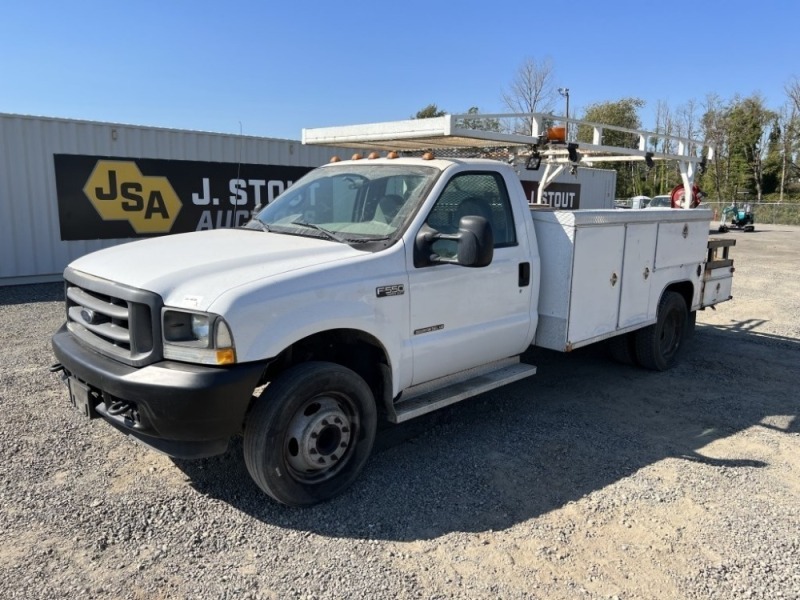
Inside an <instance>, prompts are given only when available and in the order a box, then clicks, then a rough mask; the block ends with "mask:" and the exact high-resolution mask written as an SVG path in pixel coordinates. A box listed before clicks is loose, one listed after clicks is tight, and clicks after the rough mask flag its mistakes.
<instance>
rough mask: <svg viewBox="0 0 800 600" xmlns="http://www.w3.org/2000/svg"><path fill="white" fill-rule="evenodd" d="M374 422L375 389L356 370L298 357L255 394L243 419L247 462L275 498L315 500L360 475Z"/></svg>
mask: <svg viewBox="0 0 800 600" xmlns="http://www.w3.org/2000/svg"><path fill="white" fill-rule="evenodd" d="M376 426H377V413H376V410H375V400H374V397H373V395H372V391H371V390H370V388H369V386H368V385H367V384H366V382H364V380H363V379H362V378H361V377H360V376H359V375H358V374H356V373H355V372H353V371H351V370H350V369H348V368H346V367H343V366H341V365H338V364H335V363H327V362H308V363H302V364H299V365H295V366H294V367H291V368H290V369H288V370H287V371H285V372H284V373H283V374H281V375H280V376H279V377H278V378H277V379H275V381H273V382H272V383H270V384H269V385H268V386H267V388H266V390H264V393H262V395H261V397H260V398H258V400H256V403H255V405H254V406H253V409H252V411H251V412H250V415H249V416H248V418H247V422H246V424H245V430H244V460H245V464H246V465H247V470H248V472H249V473H250V476H251V477H252V478H253V480H254V481H255V482H256V484H258V486H259V487H260V488H261V489H262V490H264V491H265V492H266V493H267V494H269V495H270V496H272V497H273V498H274V499H275V500H277V501H278V502H281V503H282V504H287V505H289V506H308V505H311V504H316V503H318V502H322V501H323V500H328V499H329V498H332V497H334V496H336V495H337V494H339V493H341V492H342V491H343V490H344V489H345V488H346V487H347V486H349V485H350V484H351V483H352V482H353V480H355V478H356V477H357V476H358V474H359V473H360V472H361V470H362V469H363V467H364V465H365V464H366V462H367V459H368V458H369V454H370V452H371V450H372V444H373V442H374V440H375V430H376Z"/></svg>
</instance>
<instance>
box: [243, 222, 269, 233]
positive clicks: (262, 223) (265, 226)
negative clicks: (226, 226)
mask: <svg viewBox="0 0 800 600" xmlns="http://www.w3.org/2000/svg"><path fill="white" fill-rule="evenodd" d="M253 223H257V224H258V226H259V228H260V229H261V231H266V232H267V233H269V231H270V229H269V225H267V224H266V223H264V221H262V220H261V219H251V220H250V222H249V223H247V224H246V225H245V226H244V227H242V229H255V227H250V225H252V224H253Z"/></svg>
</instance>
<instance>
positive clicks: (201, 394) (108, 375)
mask: <svg viewBox="0 0 800 600" xmlns="http://www.w3.org/2000/svg"><path fill="white" fill-rule="evenodd" d="M527 116H528V117H531V115H527ZM532 117H533V121H534V124H535V128H534V131H533V132H532V135H527V136H521V135H517V134H503V133H496V132H485V131H476V130H469V129H464V128H462V127H459V122H460V121H459V118H458V117H455V116H452V115H446V116H445V117H440V118H435V119H425V120H417V121H402V122H395V123H380V124H374V125H360V126H352V127H333V128H321V129H313V130H305V131H304V142H305V143H317V144H329V145H334V146H339V147H341V146H346V147H354V148H366V149H374V150H377V151H380V150H390V152H388V153H385V154H379V152H375V153H373V154H371V155H370V156H369V157H361V156H354V157H353V159H352V160H342V161H339V160H334V161H333V162H331V163H330V164H328V165H325V166H323V167H320V168H318V169H316V170H314V171H312V172H311V173H309V174H308V175H307V176H305V177H304V178H302V179H301V180H300V181H298V182H297V183H296V184H295V185H293V186H292V187H291V188H289V189H288V190H287V191H286V192H285V193H284V194H282V195H281V196H280V197H278V198H277V199H276V200H275V201H274V202H272V203H271V204H269V205H268V206H266V207H265V208H263V210H261V211H260V212H258V214H257V215H256V216H255V217H254V218H253V219H252V221H251V222H250V223H249V224H248V225H247V226H246V227H244V228H240V229H233V230H214V231H205V232H196V233H188V234H180V235H173V236H166V237H161V238H154V239H149V240H144V241H138V242H133V243H131V244H126V245H123V246H117V247H114V248H109V249H106V250H102V251H100V252H96V253H93V254H89V255H87V256H84V257H82V258H80V259H78V260H76V261H74V262H73V263H72V264H71V265H70V266H69V267H68V268H67V269H66V271H65V273H64V277H65V280H66V302H67V321H66V323H65V325H64V326H63V327H62V328H61V329H60V330H59V331H58V332H57V333H56V334H55V335H54V336H53V349H54V352H55V355H56V357H57V359H58V361H59V364H58V365H57V366H56V370H60V371H63V374H64V378H65V380H66V381H67V383H68V386H69V393H70V398H71V400H72V402H73V403H74V404H75V405H76V406H77V407H79V408H80V410H81V411H82V412H83V413H84V414H85V415H86V416H88V417H90V418H94V417H98V416H99V417H102V418H104V419H105V420H106V421H108V422H110V423H111V424H112V425H114V426H116V427H117V428H118V429H120V430H121V431H123V432H125V433H127V434H129V435H131V436H133V437H135V438H137V439H138V440H140V441H143V442H144V443H146V444H147V445H149V446H151V447H153V448H156V449H158V450H160V451H163V452H166V453H167V454H170V455H172V456H178V457H184V458H191V457H202V456H209V455H214V454H218V453H222V452H224V451H225V450H226V448H227V447H228V442H229V439H230V438H231V436H233V435H237V434H243V435H244V458H245V462H246V464H247V468H248V471H249V472H250V474H251V476H252V477H253V479H254V480H255V482H256V483H257V484H258V485H259V486H260V487H261V489H263V490H264V491H265V492H266V493H267V494H269V495H270V496H272V497H273V498H274V499H276V500H277V501H279V502H282V503H285V504H289V505H308V504H313V503H316V502H319V501H321V500H325V499H327V498H330V497H332V496H334V495H336V494H338V493H340V492H341V491H342V490H343V489H344V488H345V487H346V486H348V485H349V484H350V483H351V482H352V481H353V480H354V479H355V478H356V476H357V475H358V474H359V472H360V471H361V470H362V468H363V466H364V464H365V463H366V461H367V459H368V456H369V454H370V451H371V448H372V444H373V440H374V438H375V433H376V428H377V422H378V420H379V419H384V420H388V421H390V422H402V421H405V420H408V419H411V418H413V417H415V416H418V415H421V414H424V413H426V412H429V411H432V410H435V409H437V408H440V407H442V406H445V405H448V404H452V403H454V402H457V401H459V400H463V399H465V398H468V397H471V396H474V395H476V394H479V393H482V392H485V391H487V390H490V389H493V388H496V387H498V386H500V385H504V384H507V383H510V382H513V381H517V380H519V379H522V378H525V377H528V376H530V375H533V374H534V373H535V372H536V367H535V366H533V365H529V364H525V363H523V362H521V361H520V358H519V357H520V355H521V354H522V353H523V352H525V350H526V349H527V348H528V347H529V346H530V345H531V344H535V345H538V346H541V347H544V348H550V349H554V350H559V351H570V350H572V349H574V348H578V347H580V346H585V345H587V344H591V343H595V342H599V341H601V340H611V347H612V352H613V354H614V355H615V356H616V357H617V358H619V359H620V360H624V361H627V362H631V363H638V364H639V365H640V366H642V367H646V368H649V369H656V370H664V369H668V368H670V367H671V366H672V365H674V364H675V363H676V361H678V360H679V358H680V356H681V354H682V351H683V350H684V347H685V342H686V339H687V337H688V336H689V335H690V333H691V330H692V328H693V325H694V315H695V312H696V311H697V310H700V309H703V308H705V307H708V306H712V305H714V304H716V303H718V302H722V301H725V300H728V299H730V292H731V280H732V272H733V266H732V264H733V263H732V260H730V259H729V258H728V246H729V245H731V244H732V242H717V241H711V242H709V239H708V232H709V223H710V220H711V213H710V212H709V211H705V210H670V209H664V210H646V211H621V210H614V209H588V210H574V211H564V210H555V209H553V208H551V207H549V206H546V205H544V204H533V205H531V204H529V198H530V197H529V196H528V195H526V192H525V190H524V189H523V187H522V185H521V184H520V174H521V173H524V169H525V168H526V167H527V168H533V167H537V168H538V167H539V163H542V162H543V163H544V165H545V173H544V177H543V179H542V183H541V185H540V186H539V189H538V194H539V199H540V200H541V199H542V198H544V197H545V195H544V193H543V190H544V188H546V186H547V182H548V181H551V180H552V178H553V177H555V176H556V175H557V174H558V173H560V172H561V171H562V170H563V169H565V168H568V169H572V170H574V169H576V168H578V167H580V166H582V165H584V164H595V162H598V163H599V162H602V161H603V160H608V159H609V158H614V159H615V160H620V159H624V158H626V157H627V158H632V159H636V160H644V159H645V158H647V159H648V160H652V159H655V160H676V161H678V164H679V167H680V169H681V173H682V174H683V175H684V183H685V185H686V189H692V177H693V172H694V168H695V166H696V165H697V164H698V163H700V162H701V161H702V160H704V158H703V156H702V155H701V153H700V150H701V148H702V146H701V145H700V144H695V143H694V142H691V141H689V140H677V141H678V142H679V147H680V151H679V153H678V154H676V155H653V153H650V152H647V151H646V150H645V148H644V143H645V141H644V140H647V139H649V138H652V137H654V136H656V134H651V133H648V132H641V134H642V140H643V142H642V147H640V148H639V149H633V150H631V149H620V148H609V147H607V146H604V145H603V144H602V126H600V125H596V124H589V125H590V126H593V127H595V128H596V132H595V133H596V136H595V143H593V144H571V143H566V142H565V140H563V139H555V140H553V139H549V138H548V135H547V128H546V127H545V125H546V124H547V123H548V122H550V121H552V119H554V118H555V117H551V116H548V115H533V116H532ZM571 122H572V123H577V121H575V120H572V121H571ZM537 128H538V129H537ZM598 129H599V131H598ZM540 131H541V132H542V133H540ZM661 137H663V136H661ZM487 147H495V148H497V147H504V148H516V149H517V150H516V154H515V155H513V156H512V157H511V159H510V160H509V161H508V162H501V161H497V160H488V159H480V158H445V157H437V156H436V154H437V153H445V152H446V149H448V148H462V149H463V148H480V149H485V148H487ZM418 149H427V150H431V149H432V151H429V152H426V153H425V154H424V155H423V156H419V157H406V156H400V155H399V153H398V152H395V150H399V151H405V150H418ZM481 151H482V150H481ZM509 163H510V164H509Z"/></svg>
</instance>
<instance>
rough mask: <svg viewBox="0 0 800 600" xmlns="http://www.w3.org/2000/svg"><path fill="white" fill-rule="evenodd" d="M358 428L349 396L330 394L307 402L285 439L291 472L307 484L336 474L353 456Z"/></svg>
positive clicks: (295, 417) (286, 455) (294, 417)
mask: <svg viewBox="0 0 800 600" xmlns="http://www.w3.org/2000/svg"><path fill="white" fill-rule="evenodd" d="M357 430H358V419H357V412H356V410H355V408H354V405H353V402H352V401H351V400H350V399H349V398H348V397H347V396H340V395H335V394H330V393H328V394H322V395H319V396H315V397H314V398H311V399H310V400H308V401H306V402H304V403H303V405H302V406H301V407H300V408H299V409H298V410H297V411H296V412H295V414H294V415H293V416H292V419H291V421H290V422H289V426H288V427H287V430H286V436H285V439H284V456H285V460H286V464H287V466H288V467H289V472H290V473H291V474H292V476H293V477H294V478H295V479H296V480H298V481H302V482H304V483H319V482H322V481H326V480H328V479H330V478H331V477H333V476H335V475H336V474H337V473H338V472H339V471H341V470H342V469H343V468H344V466H345V465H346V464H347V463H348V462H349V460H350V458H351V457H352V455H353V449H354V448H355V446H356V434H357Z"/></svg>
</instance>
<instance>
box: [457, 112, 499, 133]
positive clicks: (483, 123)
mask: <svg viewBox="0 0 800 600" xmlns="http://www.w3.org/2000/svg"><path fill="white" fill-rule="evenodd" d="M466 114H468V115H475V116H474V117H473V116H469V117H464V118H463V119H460V120H459V121H458V125H459V126H460V127H464V128H466V129H479V130H481V131H500V121H499V120H497V119H489V118H486V117H480V116H478V115H480V110H478V107H477V106H472V107H470V109H469V110H468V111H467V113H466Z"/></svg>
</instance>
